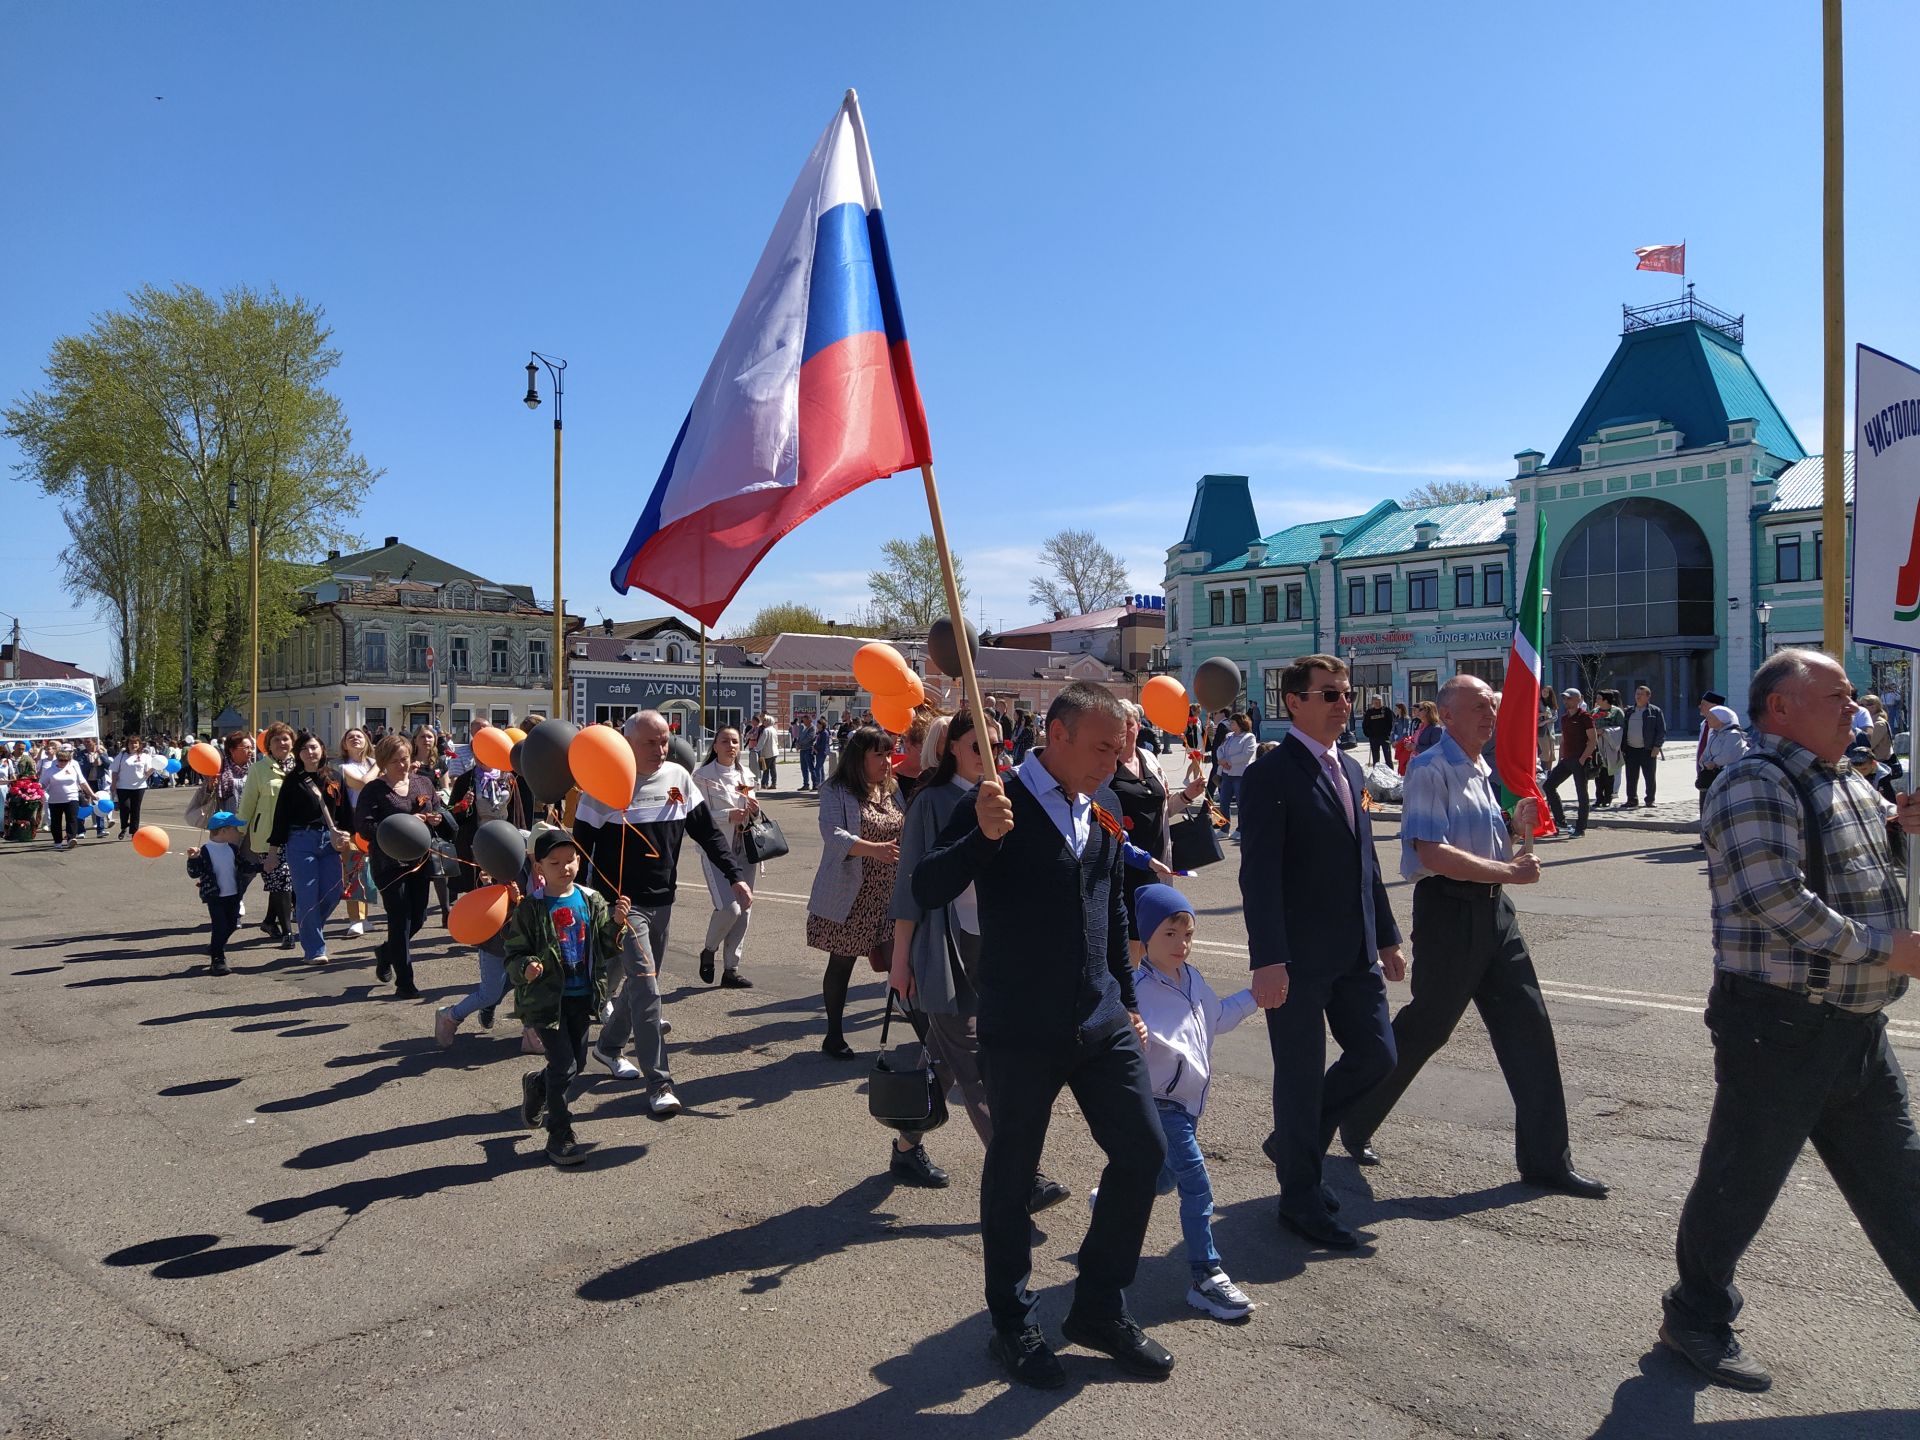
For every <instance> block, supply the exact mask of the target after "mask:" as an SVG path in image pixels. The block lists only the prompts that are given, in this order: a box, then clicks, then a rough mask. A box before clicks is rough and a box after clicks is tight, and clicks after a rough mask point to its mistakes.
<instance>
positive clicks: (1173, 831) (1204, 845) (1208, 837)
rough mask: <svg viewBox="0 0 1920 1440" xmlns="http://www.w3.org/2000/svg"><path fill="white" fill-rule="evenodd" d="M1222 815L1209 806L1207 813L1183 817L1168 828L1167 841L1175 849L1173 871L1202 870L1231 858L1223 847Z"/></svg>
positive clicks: (1206, 809)
mask: <svg viewBox="0 0 1920 1440" xmlns="http://www.w3.org/2000/svg"><path fill="white" fill-rule="evenodd" d="M1219 813H1220V812H1219V811H1217V810H1215V809H1214V808H1213V805H1212V804H1211V803H1208V804H1207V806H1206V807H1205V808H1204V809H1201V810H1199V811H1196V812H1194V813H1192V814H1188V815H1182V816H1181V817H1180V818H1179V819H1178V820H1176V821H1174V822H1173V824H1171V825H1169V826H1168V827H1167V839H1168V841H1169V842H1170V843H1171V844H1172V846H1173V868H1174V869H1176V870H1198V869H1200V868H1201V867H1202V866H1204V865H1212V864H1215V863H1217V862H1218V861H1221V860H1224V859H1226V858H1227V852H1226V850H1225V849H1224V848H1222V846H1221V844H1220V829H1219V822H1218V820H1217V819H1216V818H1215V817H1216V816H1218V814H1219Z"/></svg>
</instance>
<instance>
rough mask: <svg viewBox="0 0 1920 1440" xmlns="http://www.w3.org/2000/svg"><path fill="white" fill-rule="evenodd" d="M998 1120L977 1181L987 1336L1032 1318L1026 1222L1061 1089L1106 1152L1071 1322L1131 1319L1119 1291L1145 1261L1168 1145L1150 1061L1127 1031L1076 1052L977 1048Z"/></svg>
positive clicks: (990, 1109)
mask: <svg viewBox="0 0 1920 1440" xmlns="http://www.w3.org/2000/svg"><path fill="white" fill-rule="evenodd" d="M980 1068H981V1070H982V1072H983V1078H984V1080H985V1081H986V1087H987V1110H988V1113H989V1114H991V1115H992V1116H993V1139H992V1141H991V1142H990V1143H989V1144H988V1145H987V1161H986V1167H985V1168H984V1169H983V1170H982V1171H981V1175H980V1240H981V1248H982V1250H984V1251H985V1255H986V1270H987V1312H988V1313H989V1314H990V1315H991V1316H992V1317H993V1324H994V1328H996V1329H999V1330H1019V1329H1021V1328H1023V1327H1024V1326H1026V1325H1027V1324H1028V1323H1030V1321H1031V1318H1032V1315H1033V1305H1034V1297H1033V1290H1032V1289H1031V1287H1030V1286H1029V1285H1028V1283H1027V1282H1028V1281H1029V1280H1030V1279H1031V1278H1032V1275H1033V1224H1032V1221H1031V1220H1030V1219H1029V1218H1028V1216H1027V1197H1028V1196H1029V1195H1031V1194H1032V1193H1033V1177H1034V1173H1035V1172H1036V1171H1038V1170H1039V1168H1040V1152H1041V1150H1042V1149H1044V1148H1045V1146H1046V1141H1047V1122H1048V1121H1049V1120H1050V1119H1052V1117H1053V1101H1054V1097H1055V1096H1057V1095H1058V1094H1059V1093H1060V1091H1061V1090H1062V1089H1063V1088H1065V1089H1067V1090H1071V1091H1072V1092H1073V1099H1074V1103H1075V1104H1077V1105H1078V1106H1079V1107H1080V1113H1081V1114H1082V1115H1084V1116H1085V1117H1086V1120H1087V1129H1088V1130H1089V1131H1091V1132H1092V1134H1093V1139H1094V1143H1095V1144H1096V1145H1098V1146H1099V1147H1100V1148H1101V1150H1103V1151H1104V1152H1105V1153H1106V1157H1107V1164H1106V1168H1105V1169H1103V1170H1102V1171H1101V1172H1100V1198H1099V1201H1098V1203H1097V1204H1095V1206H1094V1208H1093V1223H1092V1224H1091V1225H1089V1226H1088V1227H1087V1234H1086V1238H1085V1239H1084V1240H1082V1241H1081V1242H1080V1280H1079V1283H1078V1284H1077V1285H1075V1286H1074V1292H1073V1310H1074V1313H1075V1314H1077V1315H1080V1316H1082V1317H1084V1318H1086V1319H1089V1320H1110V1319H1115V1318H1118V1317H1119V1316H1122V1315H1124V1314H1126V1309H1127V1299H1126V1294H1125V1291H1126V1288H1127V1286H1128V1285H1130V1284H1132V1283H1133V1274H1134V1271H1135V1270H1136V1269H1137V1268H1138V1267H1139V1264H1140V1246H1141V1244H1142V1242H1143V1241H1144V1240H1145V1239H1146V1235H1147V1219H1148V1217H1149V1216H1151V1215H1152V1213H1153V1197H1154V1186H1155V1183H1156V1182H1157V1181H1158V1179H1159V1177H1160V1167H1161V1166H1162V1165H1163V1164H1165V1163H1166V1158H1167V1137H1166V1135H1165V1133H1164V1132H1163V1131H1162V1130H1161V1128H1160V1117H1159V1115H1158V1113H1156V1112H1155V1110H1154V1108H1153V1094H1152V1087H1151V1086H1150V1085H1149V1084H1148V1082H1147V1062H1146V1057H1145V1056H1143V1055H1142V1054H1141V1053H1140V1040H1139V1037H1137V1036H1136V1035H1135V1034H1134V1033H1133V1028H1132V1027H1131V1026H1128V1025H1123V1026H1121V1027H1120V1028H1119V1029H1118V1030H1115V1031H1114V1032H1113V1033H1112V1034H1111V1035H1107V1036H1103V1037H1101V1038H1100V1039H1098V1040H1091V1041H1087V1042H1084V1043H1082V1044H1080V1045H1078V1046H1075V1047H1074V1048H1072V1049H1063V1050H1057V1051H1054V1050H1050V1051H1045V1052H1038V1053H1036V1052H1033V1051H1029V1050H1007V1049H989V1048H987V1047H984V1046H983V1047H982V1048H981V1051H980Z"/></svg>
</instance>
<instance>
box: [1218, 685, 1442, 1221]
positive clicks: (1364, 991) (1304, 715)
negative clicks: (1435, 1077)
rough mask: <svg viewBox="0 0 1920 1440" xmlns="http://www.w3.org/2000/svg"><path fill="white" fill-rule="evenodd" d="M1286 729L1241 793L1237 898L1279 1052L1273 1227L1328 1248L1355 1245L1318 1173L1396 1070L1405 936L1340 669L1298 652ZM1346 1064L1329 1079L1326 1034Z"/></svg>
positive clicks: (1256, 986)
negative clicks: (1376, 849) (1394, 1008)
mask: <svg viewBox="0 0 1920 1440" xmlns="http://www.w3.org/2000/svg"><path fill="white" fill-rule="evenodd" d="M1280 688H1281V694H1282V698H1283V699H1284V700H1285V702H1286V706H1287V716H1288V718H1289V719H1290V720H1291V721H1292V722H1293V729H1292V731H1291V732H1290V733H1289V734H1288V736H1287V738H1286V739H1285V740H1283V741H1281V742H1280V748H1279V749H1277V750H1274V751H1272V752H1270V753H1269V754H1267V755H1266V756H1265V757H1264V758H1262V759H1260V760H1257V761H1255V762H1254V765H1253V768H1252V769H1250V770H1248V771H1247V774H1246V778H1245V780H1244V781H1243V782H1242V787H1241V792H1240V793H1241V807H1242V808H1241V819H1240V826H1241V835H1242V839H1241V847H1240V896H1241V901H1242V903H1243V906H1244V908H1245V910H1246V919H1247V946H1248V949H1249V951H1250V952H1251V955H1252V961H1253V998H1254V1000H1255V1002H1256V1003H1257V1004H1259V1005H1260V1007H1261V1008H1262V1009H1264V1010H1265V1011H1266V1012H1267V1038H1268V1041H1269V1043H1270V1044H1271V1045H1272V1047H1273V1133H1272V1134H1271V1135H1269V1136H1268V1137H1267V1141H1266V1144H1265V1147H1264V1148H1265V1150H1266V1153H1267V1158H1268V1159H1270V1160H1272V1161H1273V1164H1274V1170H1275V1171H1276V1173H1277V1174H1278V1176H1279V1179H1280V1223H1281V1224H1282V1225H1284V1226H1286V1227H1287V1228H1288V1229H1290V1230H1292V1231H1294V1232H1295V1233H1297V1234H1299V1235H1301V1236H1303V1237H1304V1238H1306V1239H1307V1240H1310V1241H1312V1242H1313V1243H1314V1244H1316V1245H1324V1246H1327V1247H1329V1248H1331V1249H1336V1250H1351V1249H1354V1248H1355V1247H1356V1246H1357V1245H1358V1244H1359V1243H1360V1242H1359V1240H1358V1239H1357V1238H1355V1236H1354V1234H1353V1232H1352V1231H1351V1230H1349V1229H1347V1227H1346V1226H1344V1225H1342V1224H1341V1223H1340V1222H1339V1221H1338V1220H1336V1219H1335V1218H1334V1215H1333V1203H1332V1196H1331V1195H1330V1193H1329V1192H1328V1191H1327V1190H1326V1188H1325V1186H1324V1185H1323V1184H1322V1182H1321V1177H1320V1170H1321V1162H1322V1161H1323V1160H1324V1158H1325V1156H1326V1153H1327V1145H1328V1142H1330V1141H1331V1140H1332V1139H1333V1134H1334V1130H1335V1128H1336V1127H1337V1126H1338V1125H1339V1124H1340V1121H1341V1118H1342V1117H1343V1116H1344V1115H1345V1114H1346V1112H1347V1110H1348V1109H1349V1108H1350V1107H1351V1106H1352V1105H1353V1104H1354V1102H1355V1101H1357V1100H1358V1099H1359V1098H1360V1097H1361V1096H1362V1095H1365V1094H1366V1093H1367V1091H1369V1090H1371V1089H1372V1088H1373V1087H1374V1086H1375V1085H1377V1084H1378V1083H1379V1082H1380V1081H1381V1080H1383V1079H1385V1078H1386V1076H1387V1075H1388V1074H1389V1073H1390V1072H1391V1071H1392V1069H1393V1062H1394V1046H1393V1026H1392V1023H1391V1020H1390V1017H1389V1014H1388V1010H1387V990H1386V986H1385V984H1383V983H1382V980H1381V975H1382V972H1383V971H1384V972H1385V976H1386V978H1387V979H1389V980H1396V981H1397V980H1399V979H1401V978H1403V977H1404V976H1405V974H1406V962H1405V960H1403V959H1402V958H1401V954H1400V930H1399V927H1398V926H1397V925H1396V924H1395V923H1394V919H1393V909H1392V907H1391V906H1389V905H1388V903H1387V889H1386V885H1385V883H1384V882H1383V881H1382V879H1381V878H1380V866H1379V862H1378V860H1377V859H1376V858H1375V856H1374V853H1373V824H1372V821H1371V819H1370V818H1369V816H1368V812H1367V810H1366V809H1365V808H1364V807H1363V806H1362V805H1361V804H1360V796H1361V794H1362V793H1363V787H1364V785H1365V783H1366V782H1365V777H1364V776H1363V775H1362V773H1361V770H1360V767H1359V766H1358V765H1357V764H1355V763H1354V762H1353V761H1352V760H1350V759H1348V758H1347V756H1345V755H1344V754H1342V753H1341V751H1340V748H1339V745H1338V741H1339V739H1340V733H1341V732H1342V731H1343V730H1345V729H1346V727H1347V721H1348V719H1349V718H1350V717H1351V715H1352V712H1353V690H1352V687H1351V685H1350V683H1349V680H1348V675H1347V667H1346V664H1345V662H1343V661H1342V660H1340V659H1339V658H1338V657H1336V656H1333V655H1305V656H1302V657H1301V658H1300V659H1298V660H1295V661H1294V662H1293V663H1292V664H1291V665H1289V666H1288V667H1287V668H1286V670H1285V672H1284V673H1283V674H1282V675H1281V678H1280ZM1329 1027H1330V1028H1331V1029H1332V1031H1333V1037H1334V1039H1335V1041H1336V1042H1338V1044H1339V1046H1340V1051H1341V1054H1340V1058H1339V1059H1338V1060H1337V1061H1335V1062H1334V1065H1333V1068H1332V1069H1331V1070H1328V1069H1326V1061H1327V1048H1326V1031H1327V1029H1328V1028H1329Z"/></svg>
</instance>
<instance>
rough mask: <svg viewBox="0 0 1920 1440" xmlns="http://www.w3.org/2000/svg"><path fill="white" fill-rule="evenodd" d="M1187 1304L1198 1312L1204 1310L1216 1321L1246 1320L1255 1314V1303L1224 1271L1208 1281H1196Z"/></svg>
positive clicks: (1188, 1296) (1219, 1271) (1216, 1272)
mask: <svg viewBox="0 0 1920 1440" xmlns="http://www.w3.org/2000/svg"><path fill="white" fill-rule="evenodd" d="M1187 1304H1189V1305H1191V1306H1192V1307H1193V1308H1194V1309H1196V1310H1204V1311H1205V1312H1206V1313H1207V1314H1209V1315H1211V1316H1213V1318H1214V1319H1216V1320H1244V1319H1246V1318H1247V1316H1249V1315H1251V1314H1252V1313H1253V1301H1251V1300H1249V1299H1248V1298H1247V1295H1246V1292H1245V1291H1244V1290H1242V1289H1241V1288H1240V1287H1239V1286H1238V1285H1236V1284H1234V1283H1233V1281H1231V1280H1229V1279H1228V1278H1227V1272H1226V1271H1224V1270H1216V1271H1214V1272H1213V1273H1212V1274H1211V1275H1209V1276H1208V1277H1207V1278H1206V1279H1204V1280H1196V1281H1194V1282H1193V1288H1192V1289H1191V1290H1189V1291H1187Z"/></svg>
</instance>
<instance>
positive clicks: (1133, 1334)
mask: <svg viewBox="0 0 1920 1440" xmlns="http://www.w3.org/2000/svg"><path fill="white" fill-rule="evenodd" d="M1060 1333H1061V1335H1062V1336H1064V1337H1065V1338H1066V1339H1067V1340H1068V1341H1070V1342H1071V1343H1073V1344H1075V1345H1081V1346H1085V1347H1086V1348H1087V1349H1089V1350H1098V1351H1099V1352H1100V1353H1101V1354H1102V1355H1111V1356H1112V1357H1113V1358H1114V1359H1115V1360H1118V1361H1119V1362H1120V1368H1121V1369H1122V1370H1124V1371H1126V1372H1127V1373H1128V1374H1129V1375H1138V1376H1140V1378H1141V1379H1143V1380H1164V1379H1166V1378H1167V1376H1169V1375H1171V1374H1172V1373H1173V1355H1172V1352H1170V1351H1169V1350H1168V1349H1167V1347H1166V1346H1164V1345H1162V1344H1161V1343H1160V1342H1159V1341H1158V1340H1155V1339H1154V1338H1153V1337H1152V1336H1150V1335H1148V1334H1147V1332H1146V1331H1144V1330H1142V1329H1141V1328H1140V1327H1139V1326H1138V1325H1136V1324H1134V1323H1133V1321H1132V1320H1131V1319H1130V1318H1128V1317H1126V1316H1121V1317H1120V1318H1119V1319H1117V1320H1082V1319H1081V1318H1080V1317H1079V1316H1077V1315H1075V1314H1074V1313H1073V1312H1072V1311H1068V1312H1067V1318H1066V1319H1065V1320H1064V1321H1063V1322H1062V1323H1061V1326H1060Z"/></svg>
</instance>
